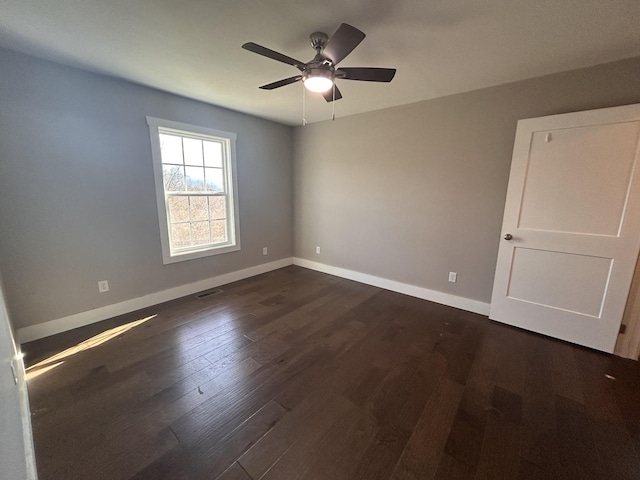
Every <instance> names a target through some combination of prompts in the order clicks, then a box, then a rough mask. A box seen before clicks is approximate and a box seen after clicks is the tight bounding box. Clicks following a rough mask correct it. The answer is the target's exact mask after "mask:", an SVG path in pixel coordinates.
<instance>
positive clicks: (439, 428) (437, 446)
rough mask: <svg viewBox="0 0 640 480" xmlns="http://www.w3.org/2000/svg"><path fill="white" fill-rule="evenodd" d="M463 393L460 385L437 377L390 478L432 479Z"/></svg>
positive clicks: (399, 479) (408, 479)
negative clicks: (435, 385) (436, 383)
mask: <svg viewBox="0 0 640 480" xmlns="http://www.w3.org/2000/svg"><path fill="white" fill-rule="evenodd" d="M463 392H464V387H462V385H460V384H458V383H456V382H453V381H451V380H449V379H447V378H444V379H441V380H440V383H439V384H438V386H437V388H436V391H435V392H434V394H433V395H432V397H431V398H430V399H429V402H428V403H427V405H426V406H425V408H424V410H423V411H422V414H421V416H420V420H419V421H418V423H417V424H416V427H415V428H414V430H413V432H412V434H411V437H410V438H409V441H408V442H407V446H406V447H405V449H404V451H403V452H402V456H401V457H400V460H399V461H398V463H397V464H396V466H395V469H394V471H393V474H392V476H391V479H392V480H430V479H433V478H435V475H436V473H437V471H438V465H439V464H440V459H441V457H442V453H443V452H444V446H445V444H446V442H447V438H448V437H449V430H450V428H451V423H452V422H453V418H454V416H455V414H456V412H457V410H458V405H459V403H460V400H461V399H462V394H463Z"/></svg>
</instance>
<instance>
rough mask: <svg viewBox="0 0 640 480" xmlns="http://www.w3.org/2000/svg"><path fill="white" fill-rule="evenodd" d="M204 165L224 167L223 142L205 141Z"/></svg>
mask: <svg viewBox="0 0 640 480" xmlns="http://www.w3.org/2000/svg"><path fill="white" fill-rule="evenodd" d="M204 166H205V167H218V168H222V144H221V143H218V142H206V141H205V142H204Z"/></svg>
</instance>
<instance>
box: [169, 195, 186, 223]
mask: <svg viewBox="0 0 640 480" xmlns="http://www.w3.org/2000/svg"><path fill="white" fill-rule="evenodd" d="M168 204H169V219H170V220H171V223H175V222H188V221H189V199H188V198H187V197H182V196H176V197H169V201H168Z"/></svg>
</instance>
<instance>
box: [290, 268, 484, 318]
mask: <svg viewBox="0 0 640 480" xmlns="http://www.w3.org/2000/svg"><path fill="white" fill-rule="evenodd" d="M293 264H294V265H298V266H300V267H304V268H309V269H311V270H317V271H318V272H323V273H328V274H330V275H335V276H337V277H342V278H347V279H349V280H354V281H356V282H360V283H366V284H367V285H373V286H374V287H380V288H384V289H386V290H391V291H392V292H398V293H403V294H405V295H410V296H412V297H416V298H421V299H423V300H429V301H431V302H436V303H440V304H442V305H448V306H450V307H454V308H459V309H461V310H466V311H468V312H473V313H479V314H480V315H486V316H488V315H489V308H490V305H489V304H488V303H485V302H480V301H478V300H472V299H470V298H465V297H459V296H457V295H451V294H450V293H444V292H438V291H437V290H430V289H428V288H424V287H418V286H416V285H410V284H408V283H402V282H397V281H395V280H389V279H386V278H382V277H376V276H374V275H369V274H368V273H362V272H356V271H354V270H347V269H346V268H340V267H334V266H332V265H327V264H324V263H319V262H313V261H311V260H306V259H304V258H298V257H294V258H293Z"/></svg>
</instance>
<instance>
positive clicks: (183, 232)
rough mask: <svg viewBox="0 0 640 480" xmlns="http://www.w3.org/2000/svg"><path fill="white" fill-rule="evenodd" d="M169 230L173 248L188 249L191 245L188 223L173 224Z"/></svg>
mask: <svg viewBox="0 0 640 480" xmlns="http://www.w3.org/2000/svg"><path fill="white" fill-rule="evenodd" d="M169 229H170V230H171V245H172V246H173V247H178V248H179V247H188V246H189V245H191V230H190V228H189V224H188V223H173V224H171V225H170V226H169Z"/></svg>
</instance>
